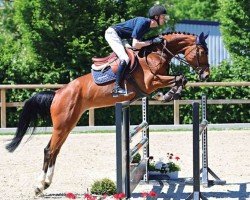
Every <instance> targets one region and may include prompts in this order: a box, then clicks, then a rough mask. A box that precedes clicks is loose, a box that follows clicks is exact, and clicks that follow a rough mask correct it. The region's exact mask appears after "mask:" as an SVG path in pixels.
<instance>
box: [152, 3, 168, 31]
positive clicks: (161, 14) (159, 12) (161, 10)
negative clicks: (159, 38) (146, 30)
mask: <svg viewBox="0 0 250 200" xmlns="http://www.w3.org/2000/svg"><path fill="white" fill-rule="evenodd" d="M166 14H167V10H166V8H165V7H163V6H161V5H155V6H153V7H151V8H150V9H149V11H148V15H149V18H150V19H153V20H155V21H156V22H157V24H158V26H159V25H163V24H164V23H165V21H166V19H165V16H166Z"/></svg>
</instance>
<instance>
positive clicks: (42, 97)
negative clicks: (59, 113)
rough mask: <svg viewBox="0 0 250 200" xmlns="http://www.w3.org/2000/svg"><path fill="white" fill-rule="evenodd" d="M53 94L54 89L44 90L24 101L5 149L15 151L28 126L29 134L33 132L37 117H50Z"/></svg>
mask: <svg viewBox="0 0 250 200" xmlns="http://www.w3.org/2000/svg"><path fill="white" fill-rule="evenodd" d="M54 96H55V92H54V91H44V92H40V93H37V94H36V95H34V96H32V97H31V98H30V99H29V100H27V101H26V102H25V104H24V107H23V110H22V112H21V114H20V117H19V122H18V126H17V130H16V133H15V136H14V138H13V139H12V140H11V142H10V143H9V144H7V145H6V149H7V150H8V151H9V152H13V151H15V149H16V148H17V147H18V146H19V144H20V142H21V141H22V139H23V136H24V135H25V134H26V133H27V130H28V129H29V128H30V127H33V130H32V132H31V135H32V134H33V133H34V131H35V128H36V126H37V122H38V118H39V117H40V118H42V119H46V118H51V116H50V106H51V104H52V101H53V99H54Z"/></svg>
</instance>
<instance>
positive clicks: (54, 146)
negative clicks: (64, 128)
mask: <svg viewBox="0 0 250 200" xmlns="http://www.w3.org/2000/svg"><path fill="white" fill-rule="evenodd" d="M67 135H68V134H66V137H63V138H61V137H56V139H55V137H53V136H52V138H51V140H50V142H49V144H48V145H47V146H46V148H45V149H44V163H43V169H42V173H41V175H40V176H39V179H38V181H39V182H38V185H37V187H36V189H35V194H36V195H39V194H42V192H43V190H45V189H47V188H48V187H49V186H50V184H51V183H52V178H53V175H54V169H55V163H56V158H57V155H58V154H59V152H60V149H61V147H62V145H63V143H64V141H65V140H66V138H67ZM55 140H56V141H55ZM51 141H52V142H51Z"/></svg>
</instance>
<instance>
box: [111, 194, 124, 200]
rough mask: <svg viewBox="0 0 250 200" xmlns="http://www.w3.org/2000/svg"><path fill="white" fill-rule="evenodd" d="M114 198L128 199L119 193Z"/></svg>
mask: <svg viewBox="0 0 250 200" xmlns="http://www.w3.org/2000/svg"><path fill="white" fill-rule="evenodd" d="M113 197H114V198H115V199H123V198H125V197H126V195H125V194H124V193H118V194H114V195H113Z"/></svg>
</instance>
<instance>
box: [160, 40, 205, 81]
mask: <svg viewBox="0 0 250 200" xmlns="http://www.w3.org/2000/svg"><path fill="white" fill-rule="evenodd" d="M161 44H162V43H161ZM162 46H163V48H162V52H163V51H164V50H166V51H167V52H168V53H169V54H170V55H171V56H173V57H174V58H176V59H177V60H179V61H180V62H181V63H184V64H185V65H188V66H191V65H190V64H189V63H188V62H187V61H186V60H185V58H186V57H187V56H188V55H189V54H190V53H192V52H193V50H195V49H196V64H197V66H196V67H195V69H194V71H196V73H197V74H198V75H199V76H201V74H203V72H204V71H205V70H207V69H208V68H209V64H208V65H207V66H205V67H201V66H200V55H199V49H198V48H197V47H198V46H201V47H202V48H204V49H206V47H204V45H202V44H199V43H198V44H197V43H195V47H194V48H193V49H192V50H191V51H189V52H188V53H187V54H186V55H185V56H184V58H181V57H180V56H179V54H176V55H174V54H173V53H172V52H171V51H170V50H169V49H168V48H167V41H166V40H165V39H164V44H162Z"/></svg>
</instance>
